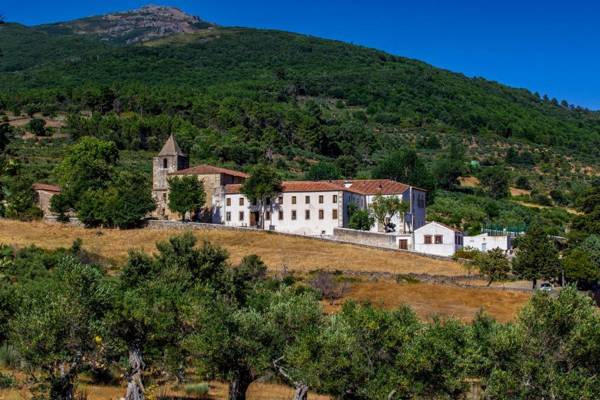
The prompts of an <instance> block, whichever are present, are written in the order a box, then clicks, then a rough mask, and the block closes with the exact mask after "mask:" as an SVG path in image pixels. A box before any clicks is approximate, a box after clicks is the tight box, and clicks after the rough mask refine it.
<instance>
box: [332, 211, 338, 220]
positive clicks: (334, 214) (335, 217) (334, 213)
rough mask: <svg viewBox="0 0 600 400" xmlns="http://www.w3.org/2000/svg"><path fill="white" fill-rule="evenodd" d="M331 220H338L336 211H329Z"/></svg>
mask: <svg viewBox="0 0 600 400" xmlns="http://www.w3.org/2000/svg"><path fill="white" fill-rule="evenodd" d="M331 219H338V211H337V210H332V211H331Z"/></svg>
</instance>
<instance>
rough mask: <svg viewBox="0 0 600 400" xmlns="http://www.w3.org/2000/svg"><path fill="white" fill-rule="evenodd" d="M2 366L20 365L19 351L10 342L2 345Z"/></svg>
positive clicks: (0, 355) (13, 366)
mask: <svg viewBox="0 0 600 400" xmlns="http://www.w3.org/2000/svg"><path fill="white" fill-rule="evenodd" d="M0 366H3V367H5V368H13V369H14V368H17V367H18V366H19V353H17V350H15V348H14V347H12V346H11V345H9V344H8V343H5V344H3V345H2V346H0Z"/></svg>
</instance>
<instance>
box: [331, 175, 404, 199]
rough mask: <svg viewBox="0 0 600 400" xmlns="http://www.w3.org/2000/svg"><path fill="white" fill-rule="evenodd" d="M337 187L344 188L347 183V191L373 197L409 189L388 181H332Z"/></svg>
mask: <svg viewBox="0 0 600 400" xmlns="http://www.w3.org/2000/svg"><path fill="white" fill-rule="evenodd" d="M332 182H334V183H336V184H338V185H342V186H344V185H345V184H347V183H349V184H350V186H349V189H351V190H354V191H357V192H359V193H362V194H365V195H375V194H384V195H392V194H402V193H404V192H406V191H407V190H408V188H410V186H409V185H405V184H404V183H400V182H396V181H392V180H390V179H358V180H349V181H344V180H337V181H332Z"/></svg>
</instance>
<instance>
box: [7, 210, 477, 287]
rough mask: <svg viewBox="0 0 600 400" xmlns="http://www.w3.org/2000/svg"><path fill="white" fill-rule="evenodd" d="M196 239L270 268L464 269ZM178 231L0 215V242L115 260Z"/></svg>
mask: <svg viewBox="0 0 600 400" xmlns="http://www.w3.org/2000/svg"><path fill="white" fill-rule="evenodd" d="M193 232H194V234H195V235H196V236H197V237H198V238H199V239H200V240H209V241H211V242H213V243H215V244H218V245H220V246H223V247H224V248H226V249H227V250H228V251H229V253H230V255H231V261H232V262H233V263H237V262H239V260H240V259H241V258H242V257H243V256H245V255H248V254H257V255H259V256H260V257H262V259H263V260H264V261H265V263H266V264H267V265H268V266H269V268H270V269H271V270H279V269H280V268H281V267H282V265H286V266H287V267H288V269H289V270H291V271H298V272H307V271H311V270H315V269H327V270H336V269H337V270H347V271H380V272H391V273H411V272H412V273H426V274H436V275H447V276H456V275H463V274H464V273H465V271H464V269H463V268H462V267H461V265H460V264H459V263H457V262H454V261H446V260H434V259H431V258H427V257H422V256H418V255H414V254H409V253H399V252H390V251H384V250H377V249H369V248H364V247H359V246H353V245H348V244H339V243H330V242H323V241H317V240H311V239H308V238H302V237H290V236H282V235H276V234H270V233H267V232H239V231H233V230H210V229H209V230H194V231H193ZM180 233H182V231H181V230H154V229H137V230H114V229H84V228H74V227H70V226H64V225H57V224H46V223H43V222H18V221H10V220H0V243H5V244H14V245H16V246H28V245H31V244H35V245H36V246H40V247H43V248H48V249H52V248H56V247H68V246H70V245H71V244H72V242H73V240H75V239H76V238H81V239H82V240H83V247H84V249H86V250H88V251H90V252H92V253H95V254H99V255H101V256H103V257H106V258H107V259H109V260H112V261H115V262H120V261H122V260H124V259H125V257H126V255H127V251H128V250H129V249H132V248H137V249H143V250H145V251H154V250H155V243H156V242H157V241H161V240H165V239H167V238H168V237H169V236H172V235H174V234H180Z"/></svg>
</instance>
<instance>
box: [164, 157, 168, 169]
mask: <svg viewBox="0 0 600 400" xmlns="http://www.w3.org/2000/svg"><path fill="white" fill-rule="evenodd" d="M168 167H169V160H167V159H166V158H164V159H163V168H168Z"/></svg>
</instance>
